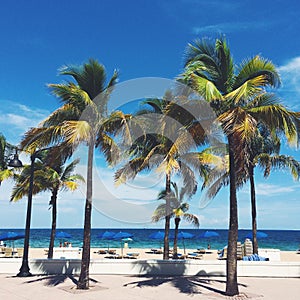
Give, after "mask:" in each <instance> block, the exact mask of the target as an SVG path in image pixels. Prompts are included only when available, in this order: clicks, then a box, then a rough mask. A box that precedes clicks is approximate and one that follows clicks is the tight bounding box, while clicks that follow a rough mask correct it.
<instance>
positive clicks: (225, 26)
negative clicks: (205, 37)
mask: <svg viewBox="0 0 300 300" xmlns="http://www.w3.org/2000/svg"><path fill="white" fill-rule="evenodd" d="M267 25H268V24H266V23H265V22H264V23H262V22H255V23H254V22H239V23H237V22H235V23H231V22H228V23H218V24H212V25H206V26H195V27H193V28H192V32H193V33H194V34H196V35H198V34H203V33H216V32H217V33H230V32H240V31H248V30H252V29H257V28H260V29H261V28H264V29H266V28H267V27H268V26H267Z"/></svg>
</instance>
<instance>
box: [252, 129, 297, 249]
mask: <svg viewBox="0 0 300 300" xmlns="http://www.w3.org/2000/svg"><path fill="white" fill-rule="evenodd" d="M249 150H250V151H249V163H248V164H247V172H248V176H249V182H250V195H251V217H252V242H253V253H254V254H255V253H256V254H257V253H258V241H257V210H256V191H255V177H254V170H255V168H256V167H257V166H259V167H260V168H261V169H262V170H263V171H264V176H265V177H268V176H269V175H270V172H271V170H272V169H275V170H276V169H279V170H282V169H287V170H289V171H290V173H291V175H292V177H293V178H294V179H295V180H297V179H298V178H299V172H300V164H299V162H298V161H296V160H295V159H294V158H293V157H291V156H287V155H280V154H279V152H280V141H279V140H278V139H277V138H275V137H273V136H272V135H271V134H268V133H267V131H266V130H264V129H262V130H258V131H257V135H256V136H255V137H254V138H253V140H252V141H251V146H250V149H249Z"/></svg>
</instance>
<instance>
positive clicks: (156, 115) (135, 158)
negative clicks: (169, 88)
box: [115, 92, 218, 259]
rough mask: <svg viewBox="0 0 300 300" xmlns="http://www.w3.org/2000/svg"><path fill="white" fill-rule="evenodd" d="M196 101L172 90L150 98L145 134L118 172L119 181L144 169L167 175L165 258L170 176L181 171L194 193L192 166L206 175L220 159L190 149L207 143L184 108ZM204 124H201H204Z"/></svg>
mask: <svg viewBox="0 0 300 300" xmlns="http://www.w3.org/2000/svg"><path fill="white" fill-rule="evenodd" d="M189 103H190V105H192V104H195V103H193V102H192V101H190V102H186V103H179V102H178V101H176V99H174V97H173V95H172V94H171V93H170V92H167V93H166V94H165V96H164V98H163V99H148V100H145V102H144V104H147V105H149V106H150V107H151V108H150V109H145V110H141V111H140V112H138V116H139V117H144V120H143V122H144V127H145V128H144V130H143V132H146V133H145V134H144V135H142V136H140V137H138V138H137V139H136V140H135V141H134V142H133V144H132V146H131V149H130V151H129V157H130V158H129V162H128V163H126V164H125V165H124V166H123V167H122V168H120V169H119V170H118V171H117V172H116V173H115V181H116V184H121V183H124V182H126V181H127V180H132V179H134V178H135V176H136V175H137V174H138V173H139V172H142V171H144V170H150V169H157V170H158V171H159V172H161V173H162V174H164V175H165V197H164V199H165V200H166V203H165V213H164V217H165V236H164V254H163V258H164V259H169V230H170V218H171V214H172V211H171V204H170V201H171V199H170V194H171V176H172V174H174V173H176V172H178V173H179V174H180V175H181V176H182V178H183V183H184V186H185V188H186V189H187V193H188V194H189V193H194V192H195V190H196V187H197V181H196V178H195V175H194V172H193V170H197V172H198V173H199V175H200V176H201V177H205V176H206V174H207V171H208V165H209V164H213V163H216V162H218V159H217V158H216V157H215V156H213V155H211V154H208V153H206V152H205V151H203V152H202V153H199V152H193V151H191V149H192V148H193V147H194V148H197V146H198V145H204V144H205V142H206V140H205V134H204V133H203V134H201V135H200V134H198V135H197V136H194V131H195V127H196V128H199V127H201V126H200V125H199V121H198V120H195V117H194V116H193V115H192V114H191V113H190V112H189V110H187V109H185V105H189ZM201 128H202V127H201Z"/></svg>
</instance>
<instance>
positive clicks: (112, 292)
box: [0, 274, 300, 300]
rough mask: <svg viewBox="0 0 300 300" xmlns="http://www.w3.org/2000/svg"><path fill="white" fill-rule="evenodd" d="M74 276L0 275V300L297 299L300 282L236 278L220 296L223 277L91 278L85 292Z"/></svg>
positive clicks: (109, 276)
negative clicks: (233, 292) (232, 293)
mask: <svg viewBox="0 0 300 300" xmlns="http://www.w3.org/2000/svg"><path fill="white" fill-rule="evenodd" d="M77 279H78V277H73V276H65V275H53V276H50V275H48V276H47V275H44V276H32V277H27V278H18V277H13V276H11V275H5V274H1V275H0V282H1V285H0V299H7V300H20V299H23V300H25V299H28V300H35V299H38V300H40V299H43V300H47V299H49V300H50V299H51V300H53V299H66V300H69V299H70V300H76V299H84V300H86V299H87V300H89V299H97V300H98V299H103V300H107V299H109V300H114V299H116V300H117V299H118V300H120V299H124V300H125V299H128V300H136V299H143V300H144V299H145V300H158V299H161V300H174V299H176V300H181V299H189V300H193V299H208V300H213V299H219V300H222V299H234V300H237V299H238V300H240V299H252V300H256V299H257V300H282V299H288V300H298V299H299V295H300V279H298V278H255V277H251V278H249V277H239V279H238V282H239V290H240V295H239V296H236V297H227V296H225V295H224V291H225V286H226V279H225V278H223V277H199V276H178V277H161V276H158V277H152V276H141V277H138V276H125V275H93V276H91V279H92V282H91V288H90V290H88V291H80V290H77V289H76V280H77Z"/></svg>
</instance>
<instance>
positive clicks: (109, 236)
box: [97, 231, 116, 251]
mask: <svg viewBox="0 0 300 300" xmlns="http://www.w3.org/2000/svg"><path fill="white" fill-rule="evenodd" d="M115 234H116V233H115V232H112V231H104V232H102V233H100V234H98V235H97V238H98V239H102V240H108V241H109V240H113V238H114V235H115ZM107 250H108V251H109V242H108V243H107Z"/></svg>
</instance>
